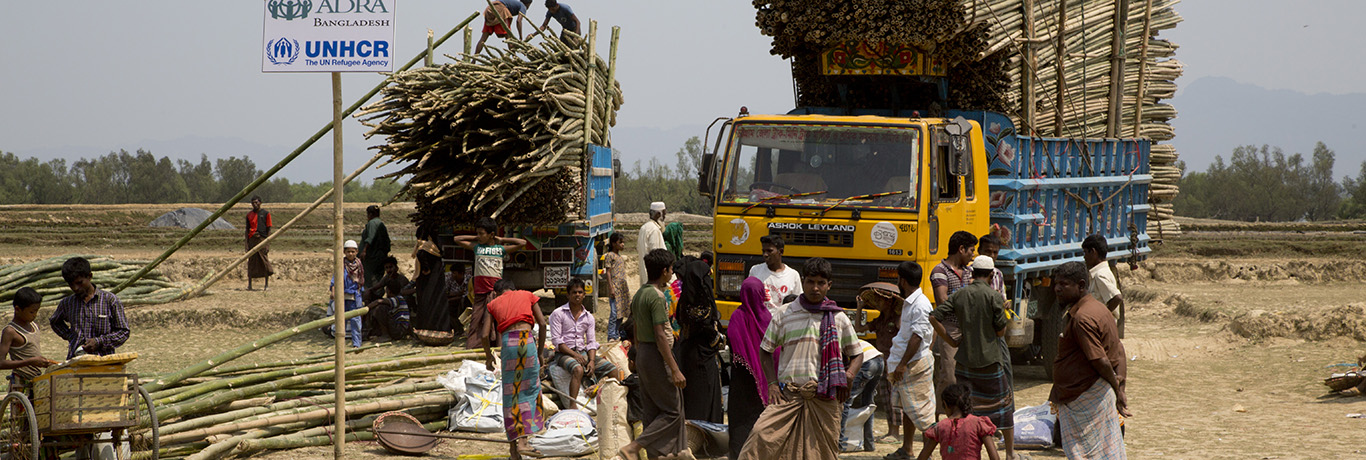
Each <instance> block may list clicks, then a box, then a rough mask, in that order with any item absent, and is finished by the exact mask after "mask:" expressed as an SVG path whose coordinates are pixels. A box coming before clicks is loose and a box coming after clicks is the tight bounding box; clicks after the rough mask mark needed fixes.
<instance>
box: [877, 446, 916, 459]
mask: <svg viewBox="0 0 1366 460" xmlns="http://www.w3.org/2000/svg"><path fill="white" fill-rule="evenodd" d="M910 459H911V454H908V453H906V451H905V450H902V449H901V448H900V447H898V448H896V450H894V451H892V453H890V454H887V455H886V456H884V457H882V460H910Z"/></svg>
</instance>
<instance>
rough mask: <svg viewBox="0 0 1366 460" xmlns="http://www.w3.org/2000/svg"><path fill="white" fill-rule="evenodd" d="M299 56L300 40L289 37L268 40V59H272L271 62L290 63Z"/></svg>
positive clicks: (276, 63) (277, 63)
mask: <svg viewBox="0 0 1366 460" xmlns="http://www.w3.org/2000/svg"><path fill="white" fill-rule="evenodd" d="M298 58H299V41H298V40H290V39H288V38H284V37H281V38H278V39H275V40H271V41H268V42H266V59H270V63H271V64H275V65H290V64H293V63H294V60H295V59H298Z"/></svg>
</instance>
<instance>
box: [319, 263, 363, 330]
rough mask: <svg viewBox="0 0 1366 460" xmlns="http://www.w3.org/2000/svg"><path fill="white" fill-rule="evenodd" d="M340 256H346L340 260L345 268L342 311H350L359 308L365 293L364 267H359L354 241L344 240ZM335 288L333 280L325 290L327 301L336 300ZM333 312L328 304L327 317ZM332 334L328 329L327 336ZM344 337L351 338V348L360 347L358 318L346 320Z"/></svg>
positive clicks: (335, 282)
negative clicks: (362, 295) (343, 305)
mask: <svg viewBox="0 0 1366 460" xmlns="http://www.w3.org/2000/svg"><path fill="white" fill-rule="evenodd" d="M342 254H344V255H345V256H346V258H345V259H342V265H343V267H344V268H345V274H344V275H345V276H344V277H343V279H342V298H343V299H344V300H343V303H344V304H345V308H344V309H343V311H351V310H355V309H357V308H360V307H361V294H364V293H365V266H364V265H361V263H360V257H357V255H359V254H360V245H358V244H356V240H346V243H344V244H342ZM336 287H337V280H336V279H335V278H334V279H332V285H331V286H328V288H327V294H328V298H329V299H335V298H336V296H335V294H334V291H333V289H336ZM335 311H336V310H334V309H333V308H332V303H331V302H328V304H327V314H328V316H331V315H333V314H334V312H335ZM332 333H333V331H332V330H331V329H330V328H329V330H328V334H329V335H331V334H332ZM346 336H347V337H349V338H351V346H353V347H360V337H361V321H360V316H356V317H354V318H350V319H347V320H346Z"/></svg>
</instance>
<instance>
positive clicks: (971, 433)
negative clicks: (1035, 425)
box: [917, 383, 1001, 460]
mask: <svg viewBox="0 0 1366 460" xmlns="http://www.w3.org/2000/svg"><path fill="white" fill-rule="evenodd" d="M941 397H942V398H943V401H944V405H945V406H946V407H948V410H949V417H948V418H946V419H943V420H940V421H939V423H936V424H934V425H932V426H930V429H928V430H926V431H925V448H924V449H921V450H920V456H919V457H917V460H928V459H929V458H930V454H931V453H933V452H934V446H935V445H938V444H943V445H944V447H943V448H942V449H940V451H939V456H940V457H942V458H943V459H944V460H969V459H971V460H978V459H981V458H982V446H986V448H987V457H988V458H990V459H991V460H1001V456H1000V454H997V453H996V436H995V435H996V425H994V424H992V423H991V419H988V418H986V417H982V416H980V415H972V391H971V390H970V389H969V388H968V386H967V385H964V384H961V383H956V384H953V385H949V387H948V388H945V389H944V394H943V395H941Z"/></svg>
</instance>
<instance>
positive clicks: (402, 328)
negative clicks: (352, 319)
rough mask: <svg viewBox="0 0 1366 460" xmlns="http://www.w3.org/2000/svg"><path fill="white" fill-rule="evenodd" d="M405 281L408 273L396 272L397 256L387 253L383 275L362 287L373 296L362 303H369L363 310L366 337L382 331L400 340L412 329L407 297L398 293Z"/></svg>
mask: <svg viewBox="0 0 1366 460" xmlns="http://www.w3.org/2000/svg"><path fill="white" fill-rule="evenodd" d="M406 285H408V277H406V276H403V274H402V273H399V271H398V259H396V258H394V256H389V257H386V258H385V259H384V275H382V276H381V277H380V279H379V280H376V281H375V284H374V285H373V286H371V287H370V288H368V289H366V291H365V293H366V297H369V298H371V299H373V300H371V301H370V302H369V303H367V304H365V306H367V307H370V312H369V313H366V314H365V326H366V334H365V337H366V338H370V337H371V336H374V335H383V336H385V337H388V338H389V339H390V340H400V339H403V338H406V337H407V336H408V334H409V333H410V332H412V325H411V313H410V311H409V310H408V300H407V299H405V298H403V295H401V292H402V291H403V287H404V286H406Z"/></svg>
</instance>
